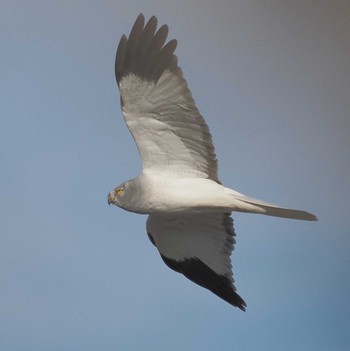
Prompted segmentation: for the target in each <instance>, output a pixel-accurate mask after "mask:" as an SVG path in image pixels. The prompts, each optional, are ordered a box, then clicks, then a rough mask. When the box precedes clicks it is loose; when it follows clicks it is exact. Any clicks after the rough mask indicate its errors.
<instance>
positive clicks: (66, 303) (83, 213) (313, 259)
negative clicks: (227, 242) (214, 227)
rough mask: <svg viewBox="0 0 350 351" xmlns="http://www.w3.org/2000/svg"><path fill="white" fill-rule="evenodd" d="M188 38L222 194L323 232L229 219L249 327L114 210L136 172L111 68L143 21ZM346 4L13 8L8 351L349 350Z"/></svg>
mask: <svg viewBox="0 0 350 351" xmlns="http://www.w3.org/2000/svg"><path fill="white" fill-rule="evenodd" d="M140 12H143V13H144V14H145V16H146V17H150V16H151V15H156V16H157V17H158V19H159V22H160V23H161V24H164V23H167V24H168V25H169V27H170V35H169V38H176V39H178V48H177V51H176V52H177V55H178V58H179V64H180V66H181V67H182V69H183V71H184V75H185V77H186V79H187V80H188V83H189V86H190V88H191V90H192V93H193V96H194V98H195V100H196V102H197V106H198V108H199V109H200V111H201V113H202V115H203V116H204V118H205V119H206V121H207V123H208V125H209V127H210V129H211V132H212V134H213V139H214V142H215V146H216V152H217V156H218V159H219V168H220V169H219V170H220V177H221V180H222V181H223V182H224V183H225V185H227V186H229V187H232V188H234V189H236V190H238V191H240V192H243V193H245V194H247V195H250V196H252V197H256V198H261V199H264V200H266V201H270V202H274V203H278V204H281V205H285V206H288V207H295V208H300V209H305V210H308V211H310V212H313V213H315V214H316V215H317V216H318V218H319V221H318V222H316V223H307V222H300V221H292V220H284V219H278V218H269V217H263V216H257V215H247V214H236V215H234V219H235V227H236V232H237V234H238V236H237V245H236V248H235V251H234V255H233V264H234V271H235V278H236V285H237V288H238V292H239V293H240V295H241V296H242V297H243V298H244V299H245V300H246V302H247V304H248V310H247V312H245V313H243V312H241V311H239V310H238V309H234V308H233V307H231V306H230V305H228V304H226V303H225V302H223V301H221V300H220V299H219V298H217V297H216V296H214V295H213V294H211V293H209V292H208V291H206V290H204V289H202V288H200V287H198V286H196V285H194V284H192V283H191V282H189V281H187V280H186V279H185V278H183V277H182V276H180V275H178V274H176V273H174V272H172V271H170V270H169V269H168V268H167V267H166V266H165V265H164V264H163V263H162V261H161V259H160V257H159V255H158V253H157V251H156V250H155V248H154V247H153V246H152V245H151V244H150V242H149V241H148V238H147V235H146V231H145V220H146V217H144V216H139V215H135V214H132V213H127V212H125V211H122V210H119V209H117V208H115V207H108V205H107V194H108V192H109V191H110V190H112V189H113V188H114V187H115V186H116V185H117V184H120V183H121V182H122V181H124V180H126V179H129V178H133V177H134V176H137V175H138V174H139V173H140V171H141V163H140V159H139V156H138V153H137V150H136V146H135V145H134V143H133V140H132V138H131V136H130V135H129V133H128V131H127V128H126V126H125V125H124V122H123V119H122V114H121V111H120V108H119V94H118V91H117V86H116V83H115V80H114V72H113V65H114V55H115V50H116V46H117V44H118V41H119V38H120V36H121V35H122V34H123V33H127V34H128V33H129V31H130V29H131V26H132V24H133V22H134V20H135V19H136V17H137V15H138V14H139V13H140ZM349 35H350V5H349V3H348V2H347V1H312V0H310V1H307V2H301V1H300V2H296V1H283V2H281V1H277V0H275V1H273V0H270V1H267V0H266V1H243V0H242V1H228V0H227V1H218V2H213V1H199V0H196V1H191V2H190V3H188V2H187V1H168V0H166V1H151V0H148V1H143V2H138V1H130V0H128V1H126V0H125V1H111V0H108V1H107V0H101V1H80V0H76V1H51V0H46V1H40V0H36V1H31V0H28V1H24V0H23V1H16V0H12V1H6V0H5V1H2V2H1V4H0V47H1V49H0V50H1V55H0V63H1V67H2V69H1V73H0V78H1V79H0V96H1V103H0V146H1V147H0V153H1V157H0V164H1V172H0V187H1V201H0V213H1V234H0V348H1V350H8V351H10V350H11V351H19V350H26V351H28V350H29V351H30V350H35V351H38V350H45V351H56V350H57V351H58V350H85V351H89V350H99V351H109V350H160V349H164V350H168V351H171V350H202V351H203V350H213V349H220V350H232V349H236V350H257V349H259V350H348V349H349V348H350V336H349V330H348V326H349V323H350V302H349V295H350V280H349V276H350V272H349V267H350V235H349V234H350V233H349V225H348V217H349V198H350V186H349V175H350V157H349V155H350V118H349V111H350V74H349V73H350V45H349Z"/></svg>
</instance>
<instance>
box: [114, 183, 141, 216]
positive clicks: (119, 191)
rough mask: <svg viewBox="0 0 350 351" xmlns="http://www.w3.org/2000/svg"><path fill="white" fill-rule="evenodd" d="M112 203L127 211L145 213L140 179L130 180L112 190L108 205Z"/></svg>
mask: <svg viewBox="0 0 350 351" xmlns="http://www.w3.org/2000/svg"><path fill="white" fill-rule="evenodd" d="M110 204H113V205H116V206H118V207H120V208H122V209H124V210H126V211H131V212H136V213H145V212H144V211H143V191H142V187H141V186H140V183H139V181H138V179H137V178H136V179H131V180H128V181H126V182H124V183H122V184H120V185H118V186H117V187H116V188H115V189H114V190H113V191H111V192H110V193H109V194H108V205H110Z"/></svg>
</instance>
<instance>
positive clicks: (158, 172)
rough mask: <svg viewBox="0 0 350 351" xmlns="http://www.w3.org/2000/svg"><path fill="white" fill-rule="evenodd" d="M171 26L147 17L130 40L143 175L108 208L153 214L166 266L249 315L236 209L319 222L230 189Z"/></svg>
mask: <svg viewBox="0 0 350 351" xmlns="http://www.w3.org/2000/svg"><path fill="white" fill-rule="evenodd" d="M167 35H168V26H166V25H163V26H162V27H160V28H159V29H158V30H157V18H156V17H154V16H153V17H151V18H150V19H149V21H148V22H147V23H146V24H145V18H144V16H143V15H142V14H140V15H139V16H138V17H137V19H136V22H135V24H134V26H133V28H132V30H131V32H130V35H129V37H126V36H125V35H123V36H122V37H121V39H120V42H119V46H118V49H117V54H116V62H115V74H116V80H117V83H118V86H119V90H120V101H121V108H122V111H123V115H124V119H125V122H126V124H127V126H128V128H129V130H130V132H131V134H132V136H133V137H134V139H135V142H136V144H137V148H138V150H139V153H140V155H141V159H142V166H143V170H142V173H141V175H140V176H138V177H137V178H134V179H131V180H128V181H126V182H124V183H122V184H121V185H119V186H118V187H117V188H115V189H114V190H113V191H112V192H110V193H109V195H108V203H109V204H114V205H116V206H118V207H120V208H122V209H124V210H126V211H130V212H135V213H139V214H147V215H148V219H147V224H146V227H147V233H148V236H149V239H150V241H151V242H152V244H153V245H155V246H156V248H157V249H158V251H159V253H160V256H161V257H162V259H163V261H164V262H165V264H166V265H167V266H169V267H170V268H171V269H173V270H175V271H176V272H179V273H182V274H183V275H184V276H185V277H187V278H188V279H190V280H191V281H193V282H194V283H196V284H198V285H200V286H202V287H204V288H206V289H209V290H210V291H212V292H213V293H214V294H216V295H217V296H219V297H220V298H222V299H223V300H225V301H227V302H228V303H229V304H231V305H233V306H236V307H238V308H240V309H241V310H243V311H245V308H246V306H247V305H246V303H245V301H244V300H243V299H242V298H241V297H240V296H239V295H238V294H237V292H236V287H235V285H234V279H233V272H232V264H231V254H232V251H233V247H234V244H235V231H234V227H233V220H232V217H231V213H232V212H249V213H259V214H264V215H269V216H276V217H285V218H293V219H300V220H307V221H313V220H316V217H315V216H314V215H313V214H310V213H308V212H305V211H301V210H293V209H289V208H283V207H279V206H276V205H273V204H270V203H267V202H265V201H261V200H256V199H253V198H251V197H247V196H245V195H243V194H241V193H239V192H237V191H235V190H232V189H230V188H227V187H225V186H224V185H222V184H221V182H220V181H219V178H218V163H217V159H216V155H215V149H214V145H213V142H212V137H211V134H210V132H209V128H208V126H207V124H206V123H205V121H204V119H203V117H202V116H201V115H200V113H199V111H198V109H197V107H196V105H195V102H194V101H193V98H192V95H191V92H190V90H189V88H188V86H187V82H186V80H185V79H184V77H183V74H182V71H181V69H180V68H179V66H178V64H177V57H176V56H175V55H174V51H175V48H176V44H177V42H176V40H174V39H173V40H170V41H169V42H167V43H166V44H165V42H166V39H167Z"/></svg>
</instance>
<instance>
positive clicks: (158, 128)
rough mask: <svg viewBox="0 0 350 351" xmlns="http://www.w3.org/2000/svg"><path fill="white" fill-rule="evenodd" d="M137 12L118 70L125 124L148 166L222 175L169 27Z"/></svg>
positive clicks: (121, 47)
mask: <svg viewBox="0 0 350 351" xmlns="http://www.w3.org/2000/svg"><path fill="white" fill-rule="evenodd" d="M156 27H157V19H156V17H151V19H150V20H149V21H148V22H147V24H146V25H144V16H143V15H142V14H141V15H139V16H138V18H137V20H136V22H135V24H134V26H133V28H132V30H131V32H130V35H129V38H127V37H126V36H125V35H123V36H122V38H121V40H120V43H119V46H118V50H117V55H116V64H115V72H116V78H117V82H118V85H119V89H120V95H121V105H122V110H123V114H124V118H125V121H126V124H127V126H128V128H129V130H130V132H131V134H132V135H133V137H134V139H135V142H136V144H137V147H138V149H139V152H140V154H141V158H142V164H143V168H144V169H145V170H152V169H153V170H155V171H158V170H159V169H161V170H164V171H171V172H174V173H177V174H179V176H181V175H186V176H188V175H191V176H194V177H202V178H210V179H212V180H215V181H217V180H218V179H217V177H218V176H217V168H218V167H217V160H216V156H215V150H214V146H213V143H212V138H211V135H210V132H209V129H208V126H207V125H206V123H205V121H204V119H203V118H202V116H201V115H200V113H199V111H198V109H197V108H196V106H195V103H194V101H193V98H192V95H191V92H190V90H189V89H188V87H187V83H186V81H185V79H184V78H183V75H182V71H181V69H180V68H179V67H178V66H177V58H176V56H175V55H174V51H175V48H176V40H171V41H169V42H168V43H167V44H166V45H164V43H165V40H166V37H167V34H168V27H167V26H166V25H164V26H162V27H161V28H160V29H159V30H158V31H157V32H156Z"/></svg>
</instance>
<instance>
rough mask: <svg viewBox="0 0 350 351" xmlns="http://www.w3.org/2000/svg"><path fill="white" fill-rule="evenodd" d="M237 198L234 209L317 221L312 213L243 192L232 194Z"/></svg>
mask: <svg viewBox="0 0 350 351" xmlns="http://www.w3.org/2000/svg"><path fill="white" fill-rule="evenodd" d="M232 195H233V196H234V198H235V205H234V209H233V211H237V212H249V213H259V214H264V215H267V216H275V217H283V218H291V219H300V220H304V221H317V217H316V216H315V215H313V214H312V213H309V212H306V211H301V210H294V209H291V208H284V207H280V206H276V205H273V204H270V203H267V202H264V201H261V200H257V199H253V198H250V197H247V196H244V195H242V194H239V195H238V193H237V194H232Z"/></svg>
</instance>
